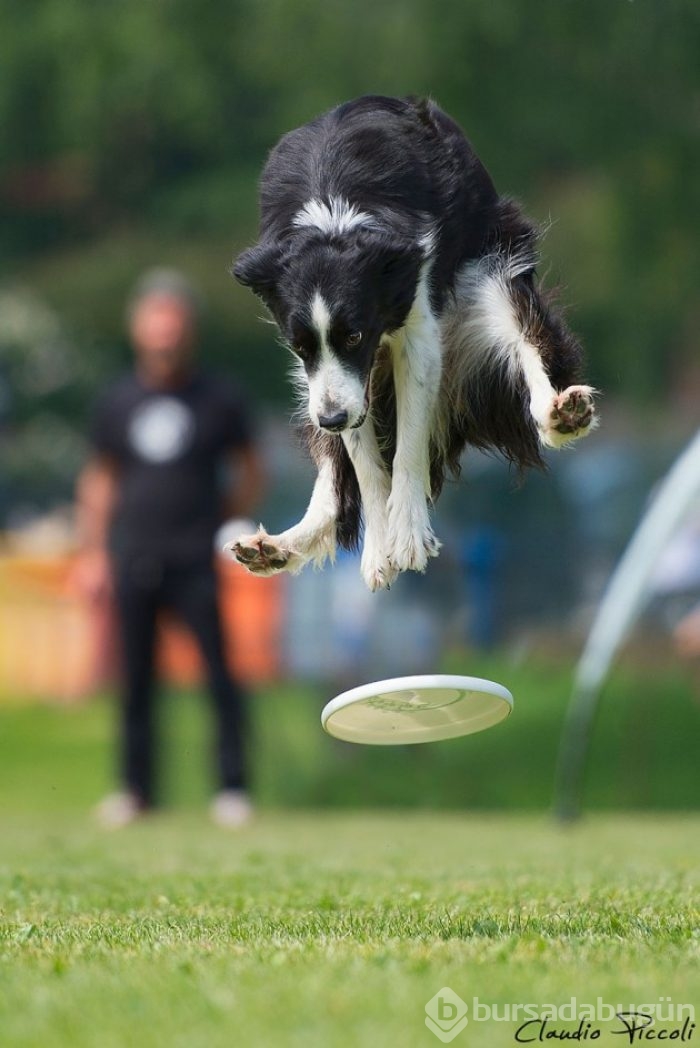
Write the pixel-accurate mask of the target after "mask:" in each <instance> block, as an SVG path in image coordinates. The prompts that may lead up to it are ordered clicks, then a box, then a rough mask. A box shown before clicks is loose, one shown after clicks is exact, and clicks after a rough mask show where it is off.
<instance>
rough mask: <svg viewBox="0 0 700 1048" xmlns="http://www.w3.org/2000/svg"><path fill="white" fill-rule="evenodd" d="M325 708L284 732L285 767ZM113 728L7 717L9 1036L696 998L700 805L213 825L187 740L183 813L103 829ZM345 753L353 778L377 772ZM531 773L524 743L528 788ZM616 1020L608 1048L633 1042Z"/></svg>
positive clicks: (179, 1034) (111, 1036) (269, 817)
mask: <svg viewBox="0 0 700 1048" xmlns="http://www.w3.org/2000/svg"><path fill="white" fill-rule="evenodd" d="M290 701H291V700H290ZM316 719H317V711H316V710H315V709H314V710H313V711H312V716H310V717H309V722H308V725H307V727H306V728H305V729H302V728H301V727H299V726H297V728H296V729H295V728H294V724H293V722H292V720H290V721H288V722H284V723H283V731H282V733H281V736H280V745H281V750H282V755H283V757H284V759H283V760H281V767H282V768H287V769H288V770H289V769H290V768H293V762H292V763H291V764H290V762H289V753H288V752H287V753H286V756H284V754H285V752H286V751H285V749H284V747H285V746H291V742H290V740H293V739H295V738H296V737H297V736H296V735H295V731H296V732H297V733H298V734H300V735H303V734H304V733H305V732H306V731H308V732H309V733H312V737H313V739H316V738H317V736H318V737H320V733H318V727H317V724H316ZM525 720H527V718H525ZM190 722H191V723H192V725H193V726H196V725H195V722H194V720H192V717H191V711H190V712H187V711H185V715H184V719H183V720H182V724H181V727H180V729H178V730H179V731H181V732H182V731H183V730H184V727H185V725H186V724H189V723H190ZM302 723H303V722H302ZM513 726H515V723H514V722H513ZM200 727H201V725H200ZM259 727H260V728H261V729H262V730H263V735H265V730H266V729H265V725H264V723H261V725H260V726H259ZM506 730H509V729H506V728H500V729H498V730H496V731H494V732H491V733H486V736H489V738H490V740H491V742H490V745H493V746H495V745H496V741H495V740H497V739H498V733H499V732H500V731H503V732H505V731H506ZM176 734H177V733H176ZM526 734H527V731H526ZM108 736H109V724H108V720H107V717H106V711H105V709H104V707H103V706H100V705H96V706H93V707H90V708H89V709H88V710H86V711H84V712H80V713H76V712H70V713H64V712H61V711H52V710H42V709H38V708H25V709H22V708H15V709H12V710H3V711H0V749H1V753H2V761H1V762H0V795H1V796H2V797H3V802H2V803H3V808H2V814H0V1045H12V1046H15V1045H17V1046H25V1045H26V1046H34V1045H36V1046H39V1045H41V1046H42V1048H43V1046H48V1048H53V1046H64V1045H65V1046H70V1048H83V1046H85V1048H87V1046H99V1048H112V1046H114V1048H117V1046H119V1048H122V1046H129V1048H131V1046H134V1048H141V1046H144V1048H150V1046H161V1045H162V1046H166V1045H167V1046H183V1048H184V1046H187V1048H198V1046H202V1048H204V1046H206V1048H218V1046H222V1048H223V1046H244V1048H247V1046H249V1045H250V1046H272V1048H277V1046H280V1048H281V1046H297V1045H298V1046H300V1048H301V1046H312V1048H315V1046H319V1048H320V1046H324V1048H325V1046H336V1045H337V1046H355V1045H361V1046H363V1048H364V1046H365V1045H367V1046H378V1048H383V1046H385V1045H386V1046H390V1045H391V1046H394V1045H402V1046H403V1045H407V1046H413V1045H427V1046H429V1045H436V1044H438V1043H440V1042H439V1041H438V1040H437V1038H436V1037H435V1035H434V1034H433V1033H431V1032H430V1031H429V1030H428V1029H427V1028H426V1026H425V1023H424V1020H425V1011H424V1009H425V1005H426V1003H427V1002H428V1001H429V1000H430V999H431V998H432V997H433V996H434V995H435V994H436V992H437V991H438V990H440V989H441V988H442V987H444V986H449V987H451V988H452V990H454V991H455V992H456V993H457V994H459V995H460V996H461V997H462V998H463V999H464V1000H465V1001H466V1002H467V1004H468V1005H469V1007H470V1012H469V1013H468V1017H469V1016H472V1012H471V1008H472V1005H473V999H474V998H475V997H478V998H479V1001H480V1002H482V1004H484V1003H487V1004H489V1005H497V1006H498V1008H499V1014H500V1015H503V1014H504V1012H503V1009H504V1007H505V1006H506V1005H507V1004H511V1005H514V1004H525V1003H532V1004H534V1005H537V1006H538V1007H540V1008H541V1007H542V1006H543V1005H545V1004H547V1003H553V1004H562V1003H564V1002H568V1001H569V1000H570V998H571V997H572V996H575V997H576V998H577V1000H578V1001H579V1002H580V1003H591V1004H595V1002H596V999H597V998H598V997H601V998H602V999H603V1000H604V1001H605V1002H608V1003H611V1004H624V1005H628V1004H632V1003H636V1004H643V1003H652V1004H654V1003H657V1002H659V998H664V999H665V998H667V997H671V998H672V1000H673V1002H674V1003H688V1004H692V1005H694V1006H695V1007H696V1008H699V1009H700V912H699V909H698V871H699V870H700V817H698V816H697V815H695V814H688V815H685V816H683V815H674V814H671V813H665V814H662V813H657V814H655V815H643V814H637V815H619V814H613V813H606V814H601V813H599V814H596V815H594V816H591V817H589V818H588V819H585V820H584V821H583V822H582V823H581V824H579V825H577V826H575V827H570V828H566V829H561V828H558V827H556V826H555V825H554V824H553V823H552V822H551V820H550V819H549V818H548V816H547V815H546V814H545V813H544V812H543V813H541V814H532V813H527V812H521V813H518V814H514V813H510V814H506V813H503V812H498V811H493V812H490V813H487V812H482V813H481V814H475V813H471V814H466V813H463V812H458V811H453V812H444V811H443V812H435V811H430V810H417V809H415V808H414V809H412V810H411V809H409V810H405V811H398V810H394V811H389V810H386V809H385V810H383V811H382V810H378V809H373V810H372V809H367V810H365V811H362V810H354V811H353V810H348V809H342V810H341V809H329V808H326V809H325V810H317V811H313V810H299V809H297V810H292V809H288V810H284V809H281V808H280V807H279V806H277V807H270V806H268V807H266V808H263V809H262V810H261V813H260V815H259V817H258V819H257V821H256V822H255V823H254V824H253V825H251V826H250V827H249V828H247V829H246V830H244V831H241V832H240V833H238V834H234V835H231V834H228V835H227V834H225V833H223V832H221V831H217V830H216V829H215V828H214V827H212V826H210V825H209V824H208V823H207V821H206V818H205V811H204V807H203V801H204V792H203V789H202V785H201V783H200V784H199V786H197V785H196V784H195V783H194V782H193V780H191V775H190V769H189V764H190V763H191V762H190V761H189V760H188V759H187V758H188V755H189V753H190V741H188V740H189V732H186V733H185V737H182V736H181V739H180V744H179V745H180V749H179V750H178V752H177V753H176V754H175V755H173V756H174V759H175V763H176V768H175V776H174V778H177V776H178V775H179V777H180V779H181V780H182V781H181V782H180V792H179V793H178V789H175V788H173V789H172V797H173V798H174V799H178V806H172V807H171V808H170V809H167V810H166V811H164V812H163V813H162V814H159V815H154V816H152V817H151V818H149V819H148V820H147V821H144V822H143V823H142V824H140V825H137V826H134V827H132V828H130V829H129V830H127V831H123V832H121V833H113V834H109V833H104V832H100V831H99V830H98V829H96V828H95V827H93V826H92V825H91V823H90V820H89V818H88V816H87V809H88V807H89V804H90V803H91V802H92V801H93V800H94V799H95V798H96V797H97V796H99V793H100V792H101V790H102V789H103V788H105V786H106V785H107V782H108V774H107V770H108V765H107V740H108ZM486 736H484V738H486ZM534 737H535V736H534V731H533V733H532V738H534ZM262 743H264V744H265V745H267V743H265V739H264V738H263V739H262ZM502 744H503V745H504V746H505V752H506V754H507V753H509V752H511V750H509V747H510V745H511V744H510V742H508V744H507V745H506V736H505V735H504V736H503V737H502ZM183 745H184V746H185V748H184V749H183ZM299 745H300V747H301V752H304V750H303V746H301V743H299ZM176 750H177V746H176ZM292 752H293V753H296V752H297V751H296V750H295V749H294V746H292ZM454 752H457V751H456V750H455V751H454ZM459 752H462V754H463V756H462V760H463V761H468V755H469V751H459ZM475 752H476V751H475ZM513 752H514V751H513ZM611 752H612V751H611ZM644 752H646V751H644ZM679 752H680V751H679ZM493 753H494V756H493V758H492V768H491V773H492V774H497V773H498V771H499V765H498V763H497V760H498V755H497V749H496V750H495V751H493ZM197 757H198V758H199V753H197ZM331 758H332V759H333V760H335V761H336V762H339V763H340V764H341V765H342V766H343V772H342V774H343V776H345V777H346V778H347V777H348V776H350V774H351V773H352V772H353V771H354V772H355V773H356V774H357V775H361V774H363V772H364V771H365V770H367V769H366V768H365V766H364V765H363V764H362V762H361V761H360V763H358V764H352V763H350V764H349V765H348V764H347V758H346V757H344V756H343V753H342V751H337V750H335V749H333V750H331V751H330V756H327V755H326V756H324V755H323V754H321V755H320V756H319V759H321V760H327V761H330V760H331ZM397 759H398V758H397ZM481 759H482V758H480V760H481ZM507 759H508V758H507V757H506V758H504V759H503V767H505V760H507ZM426 760H428V758H426ZM454 760H455V758H454V757H450V756H449V746H448V756H447V764H448V767H449V764H450V761H453V762H454ZM194 763H196V764H199V759H198V760H197V761H196V762H194ZM430 766H431V765H430V761H428V767H430ZM434 767H435V768H437V767H438V765H437V764H435V765H434ZM601 767H602V765H601ZM368 768H369V772H368V774H369V773H371V774H374V773H373V772H372V769H371V767H369V766H368ZM394 770H396V769H394ZM528 770H529V772H530V774H531V775H532V776H533V777H535V778H537V776H538V774H540V772H541V769H539V768H538V766H537V757H536V755H535V756H534V759H533V753H532V751H530V753H529V754H526V755H525V756H524V757H521V763H520V773H521V775H522V781H523V792H525V793H526V792H527V789H528V786H527V775H528ZM307 773H308V772H307ZM434 773H435V772H434ZM510 773H511V774H512V770H511V772H510ZM300 774H301V775H302V777H303V774H304V769H303V768H300ZM421 774H423V772H422V771H421V770H420V767H419V770H418V775H419V776H420V775H421ZM450 774H452V773H450ZM549 774H550V771H549V770H548V771H547V775H548V776H549ZM640 774H641V775H643V774H644V769H643V768H641V767H640ZM188 775H190V780H188ZM271 775H272V773H271V771H267V772H265V774H264V775H263V781H261V786H260V788H261V791H262V793H263V794H264V793H265V790H267V791H268V792H269V791H271V790H272V783H273V779H272V778H270V776H271ZM188 781H190V782H191V785H190V786H186V783H187V782H188ZM378 781H379V780H377V782H378ZM183 783H184V784H185V785H183ZM266 783H267V785H266ZM290 792H293V791H290ZM514 799H515V800H516V802H517V800H518V798H514ZM667 1004H668V1002H666V1001H665V1000H664V1002H663V1005H664V1007H667ZM519 1025H520V1023H519V1022H518V1021H494V1020H493V1019H491V1020H488V1021H474V1018H473V1016H472V1018H471V1021H470V1022H469V1024H468V1026H467V1027H466V1029H464V1030H462V1031H461V1032H460V1033H459V1034H458V1035H457V1036H456V1038H455V1040H454V1041H453V1042H452V1043H454V1044H456V1045H457V1046H460V1045H469V1046H474V1045H476V1046H477V1048H478V1046H482V1045H483V1046H489V1048H490V1046H495V1048H498V1046H501V1045H509V1044H515V1043H516V1041H515V1040H514V1037H515V1032H516V1030H517V1028H518V1026H519ZM575 1025H576V1024H568V1029H569V1030H573V1029H575ZM560 1027H561V1024H560ZM612 1028H613V1024H612V1023H607V1024H606V1023H603V1024H600V1029H601V1030H602V1034H601V1036H600V1038H599V1039H598V1043H600V1044H610V1045H616V1044H617V1045H619V1044H624V1043H628V1038H626V1037H622V1038H621V1037H620V1036H615V1035H614V1034H613V1033H612ZM531 1035H532V1036H533V1037H535V1036H536V1031H531ZM695 1039H699V1035H698V1032H697V1031H696V1033H695ZM549 1043H560V1042H552V1041H551V1040H550V1042H549ZM635 1043H639V1042H635ZM647 1043H650V1042H647ZM691 1043H692V1042H691Z"/></svg>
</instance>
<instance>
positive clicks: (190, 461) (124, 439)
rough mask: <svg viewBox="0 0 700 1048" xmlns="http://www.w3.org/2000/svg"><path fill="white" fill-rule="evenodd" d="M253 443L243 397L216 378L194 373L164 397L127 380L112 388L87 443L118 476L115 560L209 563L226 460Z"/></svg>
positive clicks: (113, 534)
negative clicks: (142, 558) (229, 453)
mask: <svg viewBox="0 0 700 1048" xmlns="http://www.w3.org/2000/svg"><path fill="white" fill-rule="evenodd" d="M251 440H252V427H251V422H250V417H249V414H248V411H247V409H246V404H245V401H244V399H243V397H242V396H241V394H240V393H239V392H238V391H237V390H236V389H235V388H234V387H233V386H231V385H229V384H228V383H227V382H225V381H223V382H222V381H221V380H219V378H218V377H214V376H211V375H207V374H202V373H196V374H194V375H193V376H192V377H191V378H190V379H189V380H188V381H187V382H186V383H185V384H184V385H182V386H180V387H178V388H176V389H173V390H167V391H165V390H157V389H152V388H150V387H149V386H146V385H145V384H144V383H143V382H142V381H141V380H140V378H139V377H138V375H137V374H129V375H126V376H124V377H123V378H122V379H120V380H119V381H117V382H116V383H115V384H114V385H113V386H111V387H110V388H109V389H108V390H107V391H106V392H105V393H104V395H103V396H102V397H101V399H100V401H99V403H98V405H97V409H96V411H95V414H94V418H93V425H92V443H93V446H94V448H95V450H96V451H97V452H98V453H99V454H101V455H105V456H107V457H108V458H110V459H111V460H112V461H113V462H114V463H115V465H116V466H117V467H118V470H119V494H118V498H117V504H116V507H115V511H114V516H113V519H112V528H111V534H110V548H111V550H112V553H113V554H114V556H115V557H116V558H117V559H119V560H124V559H132V558H134V557H138V558H140V557H148V558H149V559H151V558H153V559H155V560H157V561H158V562H159V563H165V562H174V563H188V562H193V561H198V560H202V559H204V558H208V557H211V554H212V549H213V547H212V541H213V538H214V535H215V533H216V529H217V527H218V525H219V523H220V520H221V506H220V493H221V469H222V466H223V464H224V456H225V455H226V453H227V452H229V451H234V450H235V449H237V448H242V447H244V446H245V445H247V444H249V443H250V442H251Z"/></svg>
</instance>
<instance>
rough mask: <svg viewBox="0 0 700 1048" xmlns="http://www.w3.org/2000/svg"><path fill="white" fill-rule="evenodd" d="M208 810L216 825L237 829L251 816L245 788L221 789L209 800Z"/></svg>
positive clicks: (251, 806)
mask: <svg viewBox="0 0 700 1048" xmlns="http://www.w3.org/2000/svg"><path fill="white" fill-rule="evenodd" d="M209 812H210V814H211V817H212V820H213V821H214V822H215V823H216V824H217V826H223V827H224V829H227V830H237V829H240V827H241V826H245V825H246V824H247V823H249V822H250V820H251V819H252V818H253V805H252V804H251V801H250V797H249V796H248V794H247V793H246V792H245V790H222V791H221V793H217V795H216V797H214V800H213V801H212V802H211V807H210V809H209Z"/></svg>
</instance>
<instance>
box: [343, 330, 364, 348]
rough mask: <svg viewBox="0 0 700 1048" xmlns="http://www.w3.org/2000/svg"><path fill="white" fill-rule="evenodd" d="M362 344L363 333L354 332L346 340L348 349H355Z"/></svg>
mask: <svg viewBox="0 0 700 1048" xmlns="http://www.w3.org/2000/svg"><path fill="white" fill-rule="evenodd" d="M360 342H362V332H361V331H353V332H352V334H350V335H348V337H347V338H346V339H345V345H346V346H347V347H348V349H354V348H355V346H359V344H360Z"/></svg>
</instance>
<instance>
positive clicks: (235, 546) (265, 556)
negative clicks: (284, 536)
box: [224, 528, 295, 575]
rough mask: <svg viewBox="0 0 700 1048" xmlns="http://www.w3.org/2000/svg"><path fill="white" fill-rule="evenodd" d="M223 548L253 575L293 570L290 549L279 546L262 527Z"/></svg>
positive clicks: (292, 557)
mask: <svg viewBox="0 0 700 1048" xmlns="http://www.w3.org/2000/svg"><path fill="white" fill-rule="evenodd" d="M224 548H225V549H226V550H228V552H230V553H231V555H232V556H233V558H234V560H237V561H238V563H239V564H242V565H243V567H244V568H247V570H248V571H250V572H252V573H253V574H254V575H276V574H277V572H278V571H285V570H287V571H290V570H294V567H293V561H294V559H295V558H294V554H293V552H292V550H290V549H286V548H285V547H284V546H281V545H280V544H279V543H278V542H277V540H276V539H275V538H273V537H272V536H270V535H268V534H267V532H266V531H264V530H263V529H262V528H260V530H259V531H258V532H257V533H256V534H255V535H246V536H243V537H242V538H240V539H238V541H237V542H231V543H229V544H228V545H227V546H225V547H224Z"/></svg>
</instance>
